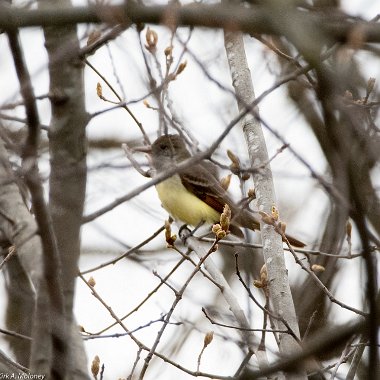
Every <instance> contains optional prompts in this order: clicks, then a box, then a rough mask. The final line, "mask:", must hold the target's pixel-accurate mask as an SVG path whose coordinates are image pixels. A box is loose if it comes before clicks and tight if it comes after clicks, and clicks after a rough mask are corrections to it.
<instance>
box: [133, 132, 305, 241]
mask: <svg viewBox="0 0 380 380" xmlns="http://www.w3.org/2000/svg"><path fill="white" fill-rule="evenodd" d="M136 150H138V151H141V152H145V153H148V154H150V156H151V161H152V165H153V167H154V169H155V170H156V172H157V174H160V173H162V172H165V171H167V170H168V169H170V168H173V166H176V165H178V164H180V163H181V162H183V161H185V160H187V159H188V158H190V157H191V153H190V152H189V150H188V149H187V147H186V145H185V142H184V140H183V139H182V137H181V136H179V135H163V136H161V137H159V138H158V139H157V140H156V141H155V142H154V143H153V144H152V145H151V146H145V147H140V148H137V149H136ZM156 190H157V193H158V196H159V198H160V200H161V203H162V206H163V207H164V209H165V210H166V211H167V212H168V213H169V214H170V215H171V216H172V217H173V219H175V220H179V221H181V222H183V223H186V224H188V225H192V226H197V225H199V224H200V223H202V222H205V223H212V224H213V223H218V222H219V219H220V214H221V213H222V212H223V208H224V205H225V204H227V205H228V206H229V207H230V209H231V213H232V219H231V224H230V231H231V233H233V234H235V235H237V236H243V233H242V232H241V230H240V229H239V226H240V227H245V228H249V229H250V230H259V229H260V222H259V220H258V219H257V217H256V216H255V215H254V214H253V212H251V211H250V210H248V209H242V208H241V207H239V206H238V205H237V204H236V203H234V201H233V200H232V199H231V197H230V196H229V195H228V193H227V191H226V190H225V189H224V188H223V187H222V185H221V184H220V182H219V181H218V179H217V178H216V177H215V176H214V175H213V173H212V172H211V171H210V170H208V169H207V168H206V166H205V165H203V164H202V163H198V164H196V165H191V166H189V167H186V168H184V169H181V170H180V171H179V172H178V173H176V174H174V175H173V176H171V177H169V178H167V179H165V180H163V181H162V182H160V183H158V184H157V185H156ZM286 237H287V239H288V240H289V242H290V244H292V245H293V246H295V247H304V246H305V244H304V243H302V242H301V241H299V240H298V239H295V238H293V237H291V236H288V235H286Z"/></svg>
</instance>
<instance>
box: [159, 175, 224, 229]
mask: <svg viewBox="0 0 380 380" xmlns="http://www.w3.org/2000/svg"><path fill="white" fill-rule="evenodd" d="M156 190H157V193H158V196H159V198H160V200H161V203H162V206H163V207H164V209H165V210H166V211H167V212H168V213H169V214H170V215H171V216H172V218H173V219H175V220H179V221H181V222H183V223H186V224H189V225H191V226H196V225H198V224H199V223H201V222H202V221H204V222H206V223H215V222H218V221H219V217H220V214H219V213H218V212H217V211H215V210H214V209H213V208H212V207H210V206H209V205H207V204H206V203H205V202H203V201H202V200H200V199H199V198H198V197H196V196H195V195H193V194H191V193H190V192H189V191H188V190H187V189H186V188H185V187H184V186H183V185H182V182H181V179H180V178H179V176H178V175H175V176H173V177H170V178H168V179H167V180H165V181H163V182H161V183H159V184H158V185H156Z"/></svg>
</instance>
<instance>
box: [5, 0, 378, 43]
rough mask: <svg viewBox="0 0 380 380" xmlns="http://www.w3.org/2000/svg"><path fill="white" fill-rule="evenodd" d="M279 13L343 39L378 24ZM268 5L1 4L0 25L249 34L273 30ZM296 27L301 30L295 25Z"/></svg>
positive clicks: (370, 35) (367, 36) (374, 34)
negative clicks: (142, 26)
mask: <svg viewBox="0 0 380 380" xmlns="http://www.w3.org/2000/svg"><path fill="white" fill-rule="evenodd" d="M282 11H283V14H282V17H284V18H288V19H289V18H290V19H289V21H291V23H292V25H293V27H294V30H297V29H298V30H302V26H303V25H309V26H311V27H313V28H314V29H315V30H318V31H320V32H322V33H326V34H328V35H329V36H330V38H331V39H334V40H335V41H345V40H346V39H347V38H348V37H349V36H350V35H351V34H352V32H353V31H355V30H359V31H360V33H361V35H362V36H363V41H367V42H379V41H380V24H378V23H375V22H367V21H363V20H360V19H353V18H352V17H351V18H350V17H349V16H344V15H342V14H339V15H337V16H334V15H329V14H325V13H317V12H308V11H305V10H300V9H297V8H293V9H291V12H289V13H287V14H285V13H284V12H286V11H285V10H282ZM270 20H271V7H268V8H267V7H262V6H261V7H259V6H250V7H249V8H248V7H243V6H240V5H236V6H234V5H220V4H216V5H214V4H213V5H209V4H191V5H188V6H178V5H168V6H166V5H153V6H146V5H143V4H141V3H137V2H134V1H127V2H126V4H125V5H114V6H109V5H107V6H102V5H98V6H94V5H90V6H82V7H73V8H69V7H65V8H62V9H57V8H53V7H52V8H47V9H32V10H25V9H17V8H11V7H9V6H5V5H1V6H0V28H3V29H9V28H15V27H18V28H21V27H30V26H49V25H50V26H51V25H54V26H62V25H68V24H78V23H103V22H106V23H110V24H118V23H127V24H128V23H152V24H161V23H164V24H165V23H166V24H169V25H173V24H175V25H178V26H203V27H209V28H231V29H235V30H240V31H242V32H245V33H249V34H255V33H256V34H278V33H279V31H278V30H277V28H276V26H274V25H273V24H272V22H270ZM300 28H301V29H300Z"/></svg>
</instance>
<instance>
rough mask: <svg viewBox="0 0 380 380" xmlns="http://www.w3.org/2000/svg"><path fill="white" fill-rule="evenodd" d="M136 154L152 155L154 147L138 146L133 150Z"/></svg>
mask: <svg viewBox="0 0 380 380" xmlns="http://www.w3.org/2000/svg"><path fill="white" fill-rule="evenodd" d="M133 150H134V151H135V152H142V153H148V154H151V153H152V146H151V145H143V146H136V147H135V148H133Z"/></svg>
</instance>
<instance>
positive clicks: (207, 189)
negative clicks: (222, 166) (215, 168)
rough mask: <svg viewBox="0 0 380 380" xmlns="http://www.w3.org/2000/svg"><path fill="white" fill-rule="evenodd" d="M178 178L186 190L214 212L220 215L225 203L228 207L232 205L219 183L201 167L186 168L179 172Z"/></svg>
mask: <svg viewBox="0 0 380 380" xmlns="http://www.w3.org/2000/svg"><path fill="white" fill-rule="evenodd" d="M179 176H180V178H181V181H182V184H183V185H184V186H185V187H186V189H187V190H189V191H190V192H191V193H193V194H194V195H195V196H197V197H198V198H199V199H201V200H202V201H204V202H205V203H206V204H208V205H209V206H210V207H212V208H213V209H214V210H216V211H218V212H220V213H222V212H223V207H224V205H225V204H226V203H227V204H228V205H231V204H232V202H231V199H230V198H229V197H228V195H227V194H226V191H225V190H224V189H223V188H222V186H221V185H220V183H219V181H218V180H217V179H216V178H215V177H214V176H213V175H212V174H210V173H209V172H208V171H207V170H206V169H205V168H204V167H203V166H202V165H194V166H192V167H191V168H187V169H185V170H183V171H181V172H180V173H179Z"/></svg>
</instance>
